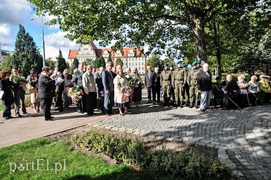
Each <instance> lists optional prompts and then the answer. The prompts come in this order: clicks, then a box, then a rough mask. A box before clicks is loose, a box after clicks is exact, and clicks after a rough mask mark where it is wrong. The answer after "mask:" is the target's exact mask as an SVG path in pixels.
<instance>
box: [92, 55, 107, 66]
mask: <svg viewBox="0 0 271 180" xmlns="http://www.w3.org/2000/svg"><path fill="white" fill-rule="evenodd" d="M99 67H105V60H104V58H103V57H99V58H97V59H96V60H95V61H94V68H99Z"/></svg>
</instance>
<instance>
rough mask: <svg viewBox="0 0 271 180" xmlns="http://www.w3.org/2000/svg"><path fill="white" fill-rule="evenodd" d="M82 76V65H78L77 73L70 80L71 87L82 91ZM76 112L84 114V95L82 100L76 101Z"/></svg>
mask: <svg viewBox="0 0 271 180" xmlns="http://www.w3.org/2000/svg"><path fill="white" fill-rule="evenodd" d="M83 74H84V64H83V63H80V64H79V67H78V71H76V72H75V73H74V75H73V79H72V83H73V86H74V87H76V88H80V89H81V90H82V91H84V88H83V81H82V77H83ZM76 105H77V112H79V113H84V112H86V111H87V110H86V95H85V93H84V95H83V97H82V99H80V100H78V101H77V104H76Z"/></svg>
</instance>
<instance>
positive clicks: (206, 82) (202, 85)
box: [198, 63, 212, 112]
mask: <svg viewBox="0 0 271 180" xmlns="http://www.w3.org/2000/svg"><path fill="white" fill-rule="evenodd" d="M202 68H203V69H202V70H200V72H199V73H198V91H199V93H200V98H201V100H200V111H202V112H204V111H206V109H207V108H210V102H211V96H212V74H211V73H210V71H209V65H208V64H207V63H205V64H203V66H202Z"/></svg>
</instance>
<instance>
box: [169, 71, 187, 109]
mask: <svg viewBox="0 0 271 180" xmlns="http://www.w3.org/2000/svg"><path fill="white" fill-rule="evenodd" d="M186 78H187V76H186V72H185V70H184V68H178V69H176V70H175V71H174V73H173V76H172V84H173V85H174V87H175V89H174V90H175V100H176V103H178V100H180V106H181V107H183V104H184V103H183V100H184V99H183V90H184V85H185V82H186Z"/></svg>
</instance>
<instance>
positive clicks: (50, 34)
mask: <svg viewBox="0 0 271 180" xmlns="http://www.w3.org/2000/svg"><path fill="white" fill-rule="evenodd" d="M0 2H1V5H0V42H1V45H2V46H1V49H2V50H14V44H15V41H16V36H17V33H18V30H19V24H21V25H23V26H24V28H25V30H26V31H27V32H28V33H29V34H30V35H31V36H32V37H33V38H34V41H35V42H36V44H37V46H38V47H39V49H40V50H41V54H42V18H41V17H37V16H36V15H35V12H34V10H33V7H34V6H33V4H30V3H29V2H28V1H27V0H0ZM32 18H33V20H31V19H32ZM49 20H50V17H44V18H43V21H44V22H47V21H49ZM44 35H45V36H44V39H45V52H46V55H45V56H46V59H47V58H48V57H51V58H55V57H57V56H58V51H59V49H61V50H62V54H63V57H64V58H65V59H66V60H67V59H68V52H69V50H70V49H78V48H79V45H77V44H76V43H75V42H72V41H70V40H68V39H66V38H65V37H64V36H65V33H64V32H62V31H61V30H60V29H59V28H58V26H45V25H44Z"/></svg>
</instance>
